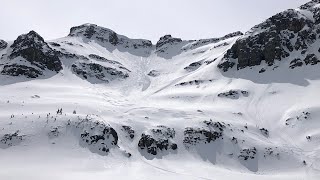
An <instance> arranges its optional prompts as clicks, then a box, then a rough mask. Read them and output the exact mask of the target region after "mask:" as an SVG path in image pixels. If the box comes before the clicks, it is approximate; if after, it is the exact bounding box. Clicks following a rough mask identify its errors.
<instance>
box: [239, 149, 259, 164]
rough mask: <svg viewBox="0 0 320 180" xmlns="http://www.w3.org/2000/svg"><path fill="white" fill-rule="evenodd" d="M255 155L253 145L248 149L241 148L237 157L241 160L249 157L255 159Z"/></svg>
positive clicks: (255, 150)
mask: <svg viewBox="0 0 320 180" xmlns="http://www.w3.org/2000/svg"><path fill="white" fill-rule="evenodd" d="M256 155H257V149H256V148H255V147H253V148H249V149H242V150H241V151H240V154H239V156H238V158H239V159H241V160H245V161H247V160H250V159H255V158H256Z"/></svg>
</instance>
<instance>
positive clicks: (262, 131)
mask: <svg viewBox="0 0 320 180" xmlns="http://www.w3.org/2000/svg"><path fill="white" fill-rule="evenodd" d="M259 130H260V132H261V134H262V135H264V136H266V137H269V131H268V130H267V129H265V128H261V129H259Z"/></svg>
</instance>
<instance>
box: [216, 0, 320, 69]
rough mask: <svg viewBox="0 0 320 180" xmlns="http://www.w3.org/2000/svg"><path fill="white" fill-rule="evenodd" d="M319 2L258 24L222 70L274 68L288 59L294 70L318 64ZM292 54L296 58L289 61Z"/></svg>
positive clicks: (237, 45) (223, 63)
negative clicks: (265, 66) (258, 67)
mask: <svg viewBox="0 0 320 180" xmlns="http://www.w3.org/2000/svg"><path fill="white" fill-rule="evenodd" d="M316 3H318V1H317V0H314V1H311V2H310V3H307V4H305V5H303V6H301V7H300V8H299V9H296V10H293V9H289V10H287V11H284V12H282V13H279V14H276V15H275V16H272V17H271V18H269V19H267V20H266V21H265V22H263V23H261V24H259V25H256V26H255V27H253V28H252V29H251V30H250V31H248V32H247V33H246V34H245V35H244V36H243V37H241V38H240V39H238V40H237V41H236V43H235V44H234V45H233V46H232V47H231V49H229V50H228V51H227V53H226V54H225V55H224V58H223V59H222V61H221V62H220V64H219V65H218V67H219V68H220V69H222V70H223V71H228V70H229V69H231V68H233V67H236V69H237V70H240V69H243V68H246V67H252V66H257V65H261V64H262V63H263V62H264V63H265V64H266V65H267V66H274V65H275V64H276V63H277V62H280V61H281V62H282V61H283V60H285V59H289V62H290V61H291V63H290V65H289V66H290V68H291V69H293V68H296V67H300V66H302V65H315V64H318V62H320V61H319V60H318V57H317V56H316V55H315V54H314V52H313V49H314V48H313V46H315V44H316V43H315V42H316V41H318V40H319V35H320V25H319V10H320V9H319V7H318V6H315V4H316ZM309 13H310V14H312V16H310V15H309ZM317 53H318V52H317ZM291 54H294V55H295V57H294V58H295V59H291V60H290V58H291ZM297 55H298V56H297ZM297 58H298V59H297ZM301 59H303V60H301ZM262 72H264V71H261V73H262Z"/></svg>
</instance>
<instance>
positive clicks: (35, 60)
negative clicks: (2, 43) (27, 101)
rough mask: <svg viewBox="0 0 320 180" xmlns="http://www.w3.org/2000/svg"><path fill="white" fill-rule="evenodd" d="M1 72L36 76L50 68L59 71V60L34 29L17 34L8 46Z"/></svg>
mask: <svg viewBox="0 0 320 180" xmlns="http://www.w3.org/2000/svg"><path fill="white" fill-rule="evenodd" d="M8 51H9V54H7V55H6V56H5V57H2V59H6V64H5V65H4V67H3V69H2V71H1V74H3V75H11V76H20V75H23V76H26V77H28V78H36V77H38V76H41V75H43V74H44V71H46V70H50V71H53V72H56V73H57V72H59V71H60V70H61V69H62V65H61V61H60V60H59V58H58V56H57V54H56V52H55V51H54V50H52V49H51V48H50V47H49V46H48V44H47V43H46V42H45V41H44V40H43V38H42V37H41V36H40V35H39V34H37V33H36V32H34V31H30V32H29V33H28V34H24V35H21V36H19V37H18V38H17V39H16V40H15V41H14V42H13V44H12V45H11V46H10V48H9V50H8Z"/></svg>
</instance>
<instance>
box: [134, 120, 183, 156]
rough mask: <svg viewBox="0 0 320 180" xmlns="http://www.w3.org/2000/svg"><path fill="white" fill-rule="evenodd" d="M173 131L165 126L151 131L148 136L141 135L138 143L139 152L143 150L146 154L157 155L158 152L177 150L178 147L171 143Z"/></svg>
mask: <svg viewBox="0 0 320 180" xmlns="http://www.w3.org/2000/svg"><path fill="white" fill-rule="evenodd" d="M174 137H175V131H174V129H172V128H168V127H166V126H158V127H157V128H154V129H151V130H150V134H145V133H143V134H142V135H141V138H140V140H139V143H138V147H139V148H140V150H142V151H143V150H145V151H146V152H147V153H148V154H151V155H154V156H155V155H158V154H159V153H160V152H164V151H170V150H173V151H175V150H177V148H178V146H177V144H176V143H174V142H173V140H172V139H173V138H174Z"/></svg>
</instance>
